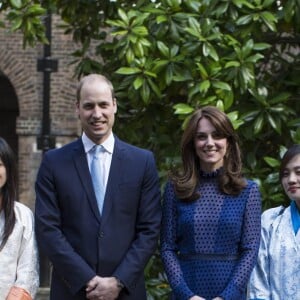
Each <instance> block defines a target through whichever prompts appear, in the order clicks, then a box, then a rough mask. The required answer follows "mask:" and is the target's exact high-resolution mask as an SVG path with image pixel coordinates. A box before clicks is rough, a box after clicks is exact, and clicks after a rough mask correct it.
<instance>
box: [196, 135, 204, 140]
mask: <svg viewBox="0 0 300 300" xmlns="http://www.w3.org/2000/svg"><path fill="white" fill-rule="evenodd" d="M196 138H197V140H200V141H203V140H205V139H206V135H197V136H196Z"/></svg>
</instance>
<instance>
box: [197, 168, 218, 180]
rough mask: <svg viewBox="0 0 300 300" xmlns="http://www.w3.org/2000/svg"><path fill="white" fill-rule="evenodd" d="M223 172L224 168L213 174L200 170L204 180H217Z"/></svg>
mask: <svg viewBox="0 0 300 300" xmlns="http://www.w3.org/2000/svg"><path fill="white" fill-rule="evenodd" d="M222 170H223V168H222V167H221V168H219V169H216V170H214V171H211V172H206V171H203V170H200V171H199V174H200V176H201V177H203V178H215V177H217V176H219V175H220V174H221V172H222Z"/></svg>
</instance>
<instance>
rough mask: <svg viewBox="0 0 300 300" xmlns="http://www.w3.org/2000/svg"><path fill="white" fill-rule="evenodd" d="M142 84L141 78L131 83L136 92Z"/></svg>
mask: <svg viewBox="0 0 300 300" xmlns="http://www.w3.org/2000/svg"><path fill="white" fill-rule="evenodd" d="M143 83H144V79H143V77H142V76H138V77H137V78H136V79H135V80H134V82H133V87H134V88H135V89H136V90H138V89H139V88H140V87H141V86H142V85H143Z"/></svg>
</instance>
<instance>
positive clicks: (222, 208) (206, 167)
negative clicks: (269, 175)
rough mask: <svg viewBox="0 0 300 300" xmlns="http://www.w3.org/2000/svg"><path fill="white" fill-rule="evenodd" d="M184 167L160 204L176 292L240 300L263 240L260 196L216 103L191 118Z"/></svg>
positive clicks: (181, 298)
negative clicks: (161, 204)
mask: <svg viewBox="0 0 300 300" xmlns="http://www.w3.org/2000/svg"><path fill="white" fill-rule="evenodd" d="M181 152H182V153H181V156H182V170H181V171H180V172H172V174H171V176H170V180H169V181H168V183H167V185H166V188H165V193H164V204H163V223H162V233H161V255H162V260H163V264H164V267H165V271H166V274H167V277H168V280H169V283H170V286H171V288H172V296H171V299H177V300H203V299H205V300H211V299H213V300H221V299H223V300H243V299H246V287H247V283H248V280H249V277H250V274H251V271H252V269H253V267H254V265H255V263H256V259H257V252H258V247H259V240H260V213H261V196H260V193H259V190H258V186H257V185H256V184H255V183H254V182H253V181H251V180H247V179H245V178H244V177H243V176H242V163H241V154H240V149H239V146H238V141H237V136H236V133H235V131H234V128H233V126H232V124H231V122H230V120H229V119H228V117H227V116H226V114H225V113H223V112H221V111H220V110H218V109H217V108H215V107H212V106H206V107H204V108H202V109H199V110H197V111H196V112H195V113H194V114H193V115H192V116H191V118H190V120H189V122H188V124H187V127H186V129H185V131H184V133H183V136H182V141H181Z"/></svg>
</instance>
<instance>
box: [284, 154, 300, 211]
mask: <svg viewBox="0 0 300 300" xmlns="http://www.w3.org/2000/svg"><path fill="white" fill-rule="evenodd" d="M282 175H283V176H282V179H281V184H282V186H283V189H284V191H285V193H286V194H287V196H288V197H289V198H290V199H292V200H295V201H296V202H297V206H298V207H300V154H298V155H296V156H294V157H293V158H292V159H291V160H290V161H289V162H288V163H287V165H286V166H285V168H284V170H283V174H282Z"/></svg>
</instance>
